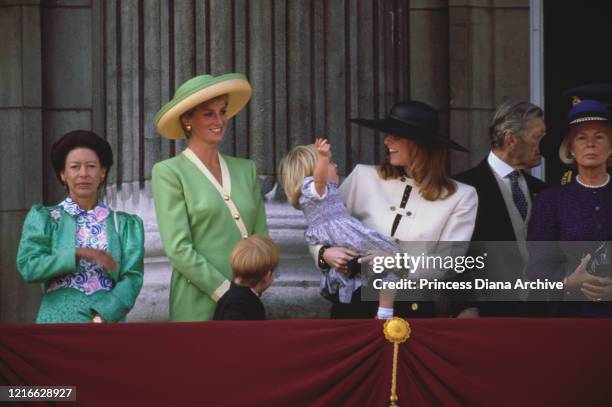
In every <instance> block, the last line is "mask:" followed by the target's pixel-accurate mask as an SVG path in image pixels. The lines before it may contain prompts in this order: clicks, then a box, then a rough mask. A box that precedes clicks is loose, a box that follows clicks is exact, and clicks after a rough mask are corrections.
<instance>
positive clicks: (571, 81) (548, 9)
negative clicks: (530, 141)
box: [542, 0, 612, 184]
mask: <svg viewBox="0 0 612 407" xmlns="http://www.w3.org/2000/svg"><path fill="white" fill-rule="evenodd" d="M611 23H612V2H609V1H602V0H582V1H580V2H574V1H558V0H554V1H553V0H544V95H545V108H546V127H547V134H548V136H547V137H546V138H545V140H546V142H544V143H543V145H542V149H543V153H544V155H545V156H546V158H547V160H546V180H547V181H548V182H550V183H552V184H558V183H559V181H560V179H561V176H562V174H563V173H564V171H565V170H566V168H565V166H564V165H563V164H562V163H561V162H560V161H559V156H558V148H559V144H560V143H561V136H562V135H563V134H564V133H565V131H564V122H565V117H566V115H567V113H568V111H569V109H570V107H571V104H570V101H569V100H565V99H563V92H564V91H565V90H566V89H569V88H572V87H574V86H578V85H583V84H587V83H599V82H603V83H611V84H612V58H611V54H612V46H611V44H610V29H609V27H610V24H611Z"/></svg>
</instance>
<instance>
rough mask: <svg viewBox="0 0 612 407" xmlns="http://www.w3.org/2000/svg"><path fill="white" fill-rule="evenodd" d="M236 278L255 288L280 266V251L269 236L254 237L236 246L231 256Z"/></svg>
mask: <svg viewBox="0 0 612 407" xmlns="http://www.w3.org/2000/svg"><path fill="white" fill-rule="evenodd" d="M230 264H231V266H232V272H233V274H234V278H238V279H240V280H241V282H242V283H243V284H244V285H248V286H255V285H256V284H257V283H258V282H259V281H260V280H261V279H262V278H264V277H265V275H266V274H267V273H268V272H269V271H273V270H274V269H275V268H276V266H278V249H277V248H276V244H274V242H273V241H272V239H270V238H269V237H268V236H264V235H253V236H250V237H248V238H246V239H243V240H241V241H240V242H238V244H236V247H234V250H232V253H231V255H230Z"/></svg>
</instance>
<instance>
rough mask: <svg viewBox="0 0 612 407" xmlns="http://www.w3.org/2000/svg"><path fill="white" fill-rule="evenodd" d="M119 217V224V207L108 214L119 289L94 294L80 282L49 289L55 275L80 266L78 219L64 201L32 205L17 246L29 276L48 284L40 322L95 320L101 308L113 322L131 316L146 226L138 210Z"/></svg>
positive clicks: (27, 278)
mask: <svg viewBox="0 0 612 407" xmlns="http://www.w3.org/2000/svg"><path fill="white" fill-rule="evenodd" d="M52 212H53V213H54V216H52ZM116 219H117V223H118V225H115V217H114V215H113V211H111V212H110V215H109V216H108V218H107V219H106V234H107V235H106V237H107V240H108V251H109V253H110V254H111V255H112V256H113V258H114V259H115V261H116V262H117V266H118V270H117V271H116V272H113V273H110V277H111V279H112V280H113V283H114V287H113V289H112V290H110V291H106V290H100V291H96V292H95V293H93V294H91V295H87V294H85V293H83V292H81V291H79V290H77V289H74V288H60V289H58V290H55V291H50V292H47V285H48V284H49V282H50V281H51V280H52V279H53V278H54V277H58V276H60V275H63V274H68V273H72V272H74V271H75V270H76V269H77V260H76V249H77V247H76V231H77V222H76V220H75V218H74V217H72V216H71V215H69V214H68V213H66V212H65V211H64V210H63V209H62V208H61V206H59V205H56V206H50V207H46V206H42V205H34V206H33V207H32V209H30V212H29V213H28V216H27V217H26V220H25V222H24V225H23V232H22V235H21V241H20V243H19V249H18V252H17V268H18V270H19V273H20V274H21V276H22V277H23V279H24V280H25V281H27V282H30V283H41V284H42V289H43V292H44V293H45V294H44V296H43V299H42V302H41V305H40V309H39V311H38V317H37V319H36V322H38V323H68V322H91V320H92V318H93V316H94V314H95V313H98V314H100V315H101V316H102V317H103V318H104V319H105V320H107V321H111V322H117V321H122V320H124V319H125V316H126V315H127V313H128V312H129V311H130V310H131V309H132V307H133V306H134V302H135V301H136V297H137V296H138V293H139V292H140V289H141V287H142V278H143V270H144V263H143V258H144V228H143V224H142V220H141V219H140V218H139V217H138V216H136V215H130V214H127V213H124V212H117V217H116ZM117 230H118V231H119V234H120V236H118V235H117Z"/></svg>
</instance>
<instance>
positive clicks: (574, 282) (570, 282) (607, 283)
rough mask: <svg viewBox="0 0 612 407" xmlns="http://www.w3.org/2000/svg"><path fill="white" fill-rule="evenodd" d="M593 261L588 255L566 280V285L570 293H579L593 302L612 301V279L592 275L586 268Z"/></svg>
mask: <svg viewBox="0 0 612 407" xmlns="http://www.w3.org/2000/svg"><path fill="white" fill-rule="evenodd" d="M589 260H591V255H590V254H587V255H586V256H584V257H583V258H582V260H581V261H580V264H579V265H578V267H576V270H574V272H573V273H572V274H570V275H569V276H568V277H567V278H566V279H565V285H566V287H567V288H568V289H569V290H570V291H578V290H580V292H581V293H582V294H584V296H585V297H587V298H588V299H589V300H591V301H601V300H604V299H612V278H604V277H597V276H594V275H592V274H590V273H589V272H588V271H587V270H586V268H587V265H588V263H589Z"/></svg>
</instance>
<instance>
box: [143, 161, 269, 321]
mask: <svg viewBox="0 0 612 407" xmlns="http://www.w3.org/2000/svg"><path fill="white" fill-rule="evenodd" d="M220 157H222V160H224V161H225V163H226V165H227V170H228V171H229V173H228V174H225V175H224V180H223V184H224V185H225V186H226V187H227V185H229V184H226V183H227V182H230V183H231V191H230V194H229V195H230V196H229V197H228V198H229V199H231V200H232V202H233V203H234V204H235V205H236V207H237V208H238V211H239V213H240V217H241V218H242V220H243V222H244V225H245V226H246V229H247V232H248V234H249V235H251V234H268V227H267V225H266V215H265V209H264V203H263V197H262V194H261V190H260V187H259V181H258V179H257V173H256V169H255V164H254V163H253V162H252V161H250V160H246V159H242V158H236V157H230V156H225V155H223V156H221V155H220ZM227 177H229V178H227ZM152 187H153V198H154V200H155V210H156V212H157V223H158V225H159V233H160V235H161V239H162V243H163V245H164V250H165V252H166V255H167V256H168V258H169V260H170V263H171V264H172V268H173V272H172V282H171V287H170V318H171V319H172V320H173V321H206V320H210V319H212V317H213V314H214V310H215V305H216V301H217V300H218V299H219V298H220V297H221V296H222V295H223V294H224V293H225V292H226V291H227V289H228V288H229V286H230V284H229V281H230V280H231V278H232V270H231V267H230V253H231V251H232V249H233V248H234V246H235V245H236V243H238V242H239V241H240V239H242V235H241V233H240V231H239V229H238V227H237V225H236V222H237V221H236V220H235V219H234V217H233V216H234V215H235V214H233V213H231V212H230V210H229V209H228V207H227V205H226V203H225V202H224V198H223V197H222V196H221V194H220V193H219V192H218V190H217V189H216V188H215V186H214V185H213V183H212V182H211V181H209V180H208V179H207V177H206V176H205V175H204V174H203V173H202V172H201V171H200V170H199V169H198V167H197V166H196V165H195V164H194V163H193V162H192V161H190V160H189V159H188V158H187V157H186V155H185V154H179V155H177V156H176V157H173V158H170V159H168V160H165V161H161V162H159V163H157V164H155V166H154V167H153V180H152Z"/></svg>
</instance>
